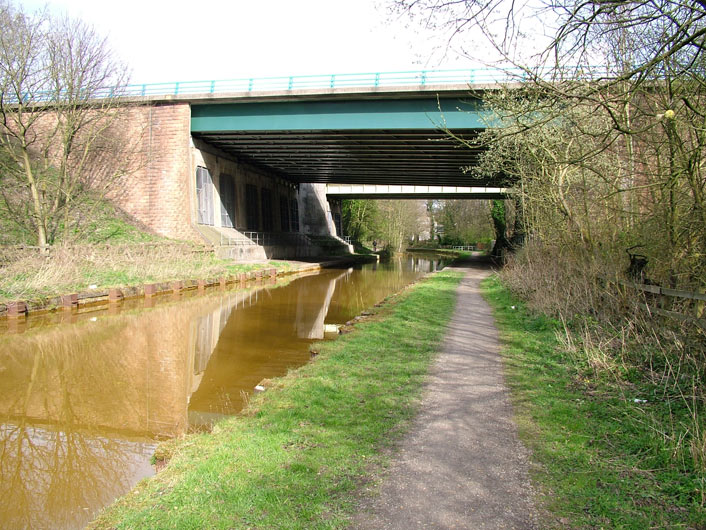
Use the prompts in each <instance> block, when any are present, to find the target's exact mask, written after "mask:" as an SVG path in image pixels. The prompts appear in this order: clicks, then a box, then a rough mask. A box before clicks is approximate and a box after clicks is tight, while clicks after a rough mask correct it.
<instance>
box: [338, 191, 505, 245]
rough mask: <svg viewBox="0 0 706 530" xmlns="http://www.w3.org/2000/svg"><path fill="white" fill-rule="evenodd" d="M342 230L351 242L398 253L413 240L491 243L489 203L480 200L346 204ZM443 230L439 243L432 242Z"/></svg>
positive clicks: (388, 201)
mask: <svg viewBox="0 0 706 530" xmlns="http://www.w3.org/2000/svg"><path fill="white" fill-rule="evenodd" d="M342 207H343V229H344V232H345V233H346V235H350V236H351V238H352V239H353V240H354V241H358V242H361V243H362V242H371V241H373V240H378V243H379V245H380V246H383V245H384V246H386V247H389V248H390V249H391V250H393V251H399V250H402V249H403V248H404V246H405V245H406V244H408V243H409V242H410V241H413V240H415V241H416V240H431V239H434V240H435V243H442V244H447V245H470V244H474V243H478V242H480V241H489V240H491V239H493V237H494V236H493V227H492V224H491V217H490V203H489V202H488V201H481V200H433V201H432V200H429V201H421V200H394V201H391V200H370V199H365V200H364V199H354V200H346V201H343V203H342ZM442 228H443V237H442V238H441V240H440V241H439V240H437V239H435V238H436V237H437V236H439V234H438V233H437V229H442Z"/></svg>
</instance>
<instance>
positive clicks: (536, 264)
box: [501, 242, 706, 474]
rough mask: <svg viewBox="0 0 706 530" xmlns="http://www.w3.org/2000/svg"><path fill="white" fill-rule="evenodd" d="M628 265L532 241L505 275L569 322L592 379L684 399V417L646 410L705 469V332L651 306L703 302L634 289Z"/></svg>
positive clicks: (569, 343)
mask: <svg viewBox="0 0 706 530" xmlns="http://www.w3.org/2000/svg"><path fill="white" fill-rule="evenodd" d="M626 266H627V263H623V262H620V261H619V260H617V261H615V260H613V261H612V260H611V259H610V257H609V256H601V255H599V254H595V253H594V254H593V255H591V256H587V255H586V254H585V253H583V252H581V251H577V250H574V251H572V250H571V249H567V248H566V247H564V248H563V249H562V250H559V249H558V248H557V247H551V246H546V245H544V246H543V245H540V244H538V243H536V242H530V243H529V244H528V245H527V246H526V247H525V248H524V249H523V250H522V251H520V252H519V253H518V254H517V255H515V256H512V257H510V259H509V261H508V264H507V266H506V267H505V268H504V269H503V271H502V272H501V276H502V279H503V282H504V283H505V285H507V286H508V287H509V288H510V289H511V290H512V291H514V292H515V293H516V294H518V295H519V296H520V297H521V298H522V299H524V300H526V301H527V303H528V305H529V306H530V307H532V308H533V309H535V310H537V311H540V312H542V313H545V314H548V315H551V316H554V317H556V318H557V319H560V320H561V321H562V322H563V323H564V326H563V329H562V331H561V332H560V333H557V338H558V339H559V342H560V344H561V345H562V349H563V350H564V351H566V352H567V353H569V354H570V355H572V356H573V357H574V358H575V359H576V360H577V364H578V365H579V366H582V367H584V368H583V370H584V371H585V373H586V374H587V377H591V378H600V379H602V380H604V381H610V383H611V385H614V386H613V388H614V389H615V390H617V391H618V392H619V393H623V392H624V391H625V389H627V388H635V386H636V385H637V386H639V387H641V388H643V389H649V392H650V393H651V394H652V395H653V396H654V397H653V399H659V400H665V402H671V401H676V402H678V403H680V405H679V407H680V408H681V409H682V410H685V411H688V414H686V415H684V416H683V417H682V418H681V419H680V420H676V419H675V418H676V416H673V415H672V413H673V412H674V411H670V413H669V415H668V420H667V421H666V423H665V419H664V418H663V417H661V416H660V414H657V413H655V414H652V415H650V414H647V413H646V417H645V420H644V421H646V422H648V423H649V424H650V425H652V426H653V429H654V431H655V432H658V431H659V432H661V433H662V435H663V443H664V445H665V446H667V447H669V450H670V451H671V452H672V454H674V455H677V454H682V455H683V454H688V455H690V457H691V459H692V465H693V468H694V469H697V470H700V473H702V474H704V472H706V464H704V462H706V433H705V429H704V428H703V426H702V422H703V421H704V419H705V418H706V417H705V416H704V410H706V409H705V407H706V333H705V332H704V329H703V328H702V327H700V326H699V325H697V324H696V323H694V321H688V320H687V321H680V320H678V319H673V318H669V317H664V316H661V315H659V314H655V312H652V311H650V310H648V309H647V308H646V306H650V307H659V306H663V307H667V308H668V309H670V310H672V311H675V312H681V313H683V314H690V315H694V314H696V311H697V310H698V307H696V305H695V304H694V303H693V302H690V301H688V300H687V301H679V300H675V299H664V298H658V297H653V295H650V294H645V293H643V292H641V291H638V290H636V289H634V288H630V287H629V286H627V285H626V280H627V278H626V277H625V275H624V270H625V268H626ZM588 374H590V375H588ZM675 406H676V405H675ZM687 416H688V417H687Z"/></svg>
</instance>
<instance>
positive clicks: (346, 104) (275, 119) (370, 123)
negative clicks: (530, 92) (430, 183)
mask: <svg viewBox="0 0 706 530" xmlns="http://www.w3.org/2000/svg"><path fill="white" fill-rule="evenodd" d="M485 115H486V111H484V110H483V109H482V106H481V102H480V100H477V99H467V100H466V99H459V98H443V99H437V98H435V97H430V98H413V99H365V100H357V101H290V102H281V101H280V102H257V103H224V104H215V105H214V104H210V105H209V104H198V103H195V104H192V107H191V130H192V132H194V133H213V132H225V131H276V130H280V131H302V130H307V131H312V130H322V131H323V130H339V131H345V130H363V129H364V130H389V129H417V130H418V129H430V130H436V129H466V130H467V129H485V128H486V125H485V121H484V117H485Z"/></svg>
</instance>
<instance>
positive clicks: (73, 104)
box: [0, 0, 134, 246]
mask: <svg viewBox="0 0 706 530" xmlns="http://www.w3.org/2000/svg"><path fill="white" fill-rule="evenodd" d="M126 80H127V76H126V69H125V67H124V66H123V65H121V64H120V63H119V62H118V61H116V60H115V58H114V57H113V55H112V53H111V51H110V50H109V49H108V46H107V43H106V41H105V39H103V38H101V37H100V36H99V35H97V34H96V32H95V31H94V30H93V28H91V27H89V26H87V25H86V24H84V23H83V22H81V21H78V20H72V19H70V18H67V17H63V16H62V17H56V16H53V15H50V14H49V13H48V12H46V11H39V12H37V13H32V14H29V13H25V12H24V11H23V10H22V9H21V8H18V7H15V6H14V5H13V4H12V3H10V2H9V1H8V0H0V185H1V188H0V192H1V199H2V203H1V205H0V213H2V214H3V217H5V218H6V220H10V221H11V222H12V223H14V224H15V225H16V226H17V227H18V228H19V229H20V230H22V231H23V232H24V233H27V234H34V239H35V240H36V243H37V244H38V245H41V246H44V245H47V244H51V243H53V242H54V241H55V239H56V238H57V237H58V236H59V235H60V234H62V233H63V234H64V235H67V234H69V233H70V231H71V230H72V229H73V228H74V227H75V226H76V224H77V223H78V222H79V221H80V220H81V217H82V216H84V215H86V210H87V209H88V210H90V208H91V204H93V203H95V200H96V199H97V198H100V197H102V196H104V195H105V193H107V192H108V190H109V189H110V188H111V187H112V186H114V185H115V183H116V182H117V181H118V180H119V179H120V177H121V176H123V175H124V174H125V173H126V172H127V171H128V170H129V168H130V166H131V164H133V163H134V159H133V158H132V157H131V156H129V153H128V152H129V151H131V150H132V149H133V146H131V145H130V143H129V142H127V141H126V139H125V135H124V130H125V128H124V124H122V123H120V119H121V118H120V114H119V113H118V112H117V107H118V97H119V96H120V95H121V92H120V91H121V87H122V86H124V85H125V83H126Z"/></svg>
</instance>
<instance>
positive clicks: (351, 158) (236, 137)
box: [191, 86, 498, 197]
mask: <svg viewBox="0 0 706 530" xmlns="http://www.w3.org/2000/svg"><path fill="white" fill-rule="evenodd" d="M191 116H192V117H191V132H192V135H193V137H194V138H197V139H200V140H202V141H204V142H205V143H207V144H211V145H213V146H215V147H217V148H219V149H221V150H222V151H225V152H226V153H229V154H231V155H233V156H235V157H236V158H238V159H241V160H245V161H248V162H250V163H252V164H254V165H257V166H262V167H266V168H268V169H269V170H272V171H274V172H276V173H277V174H279V175H280V176H282V177H283V178H285V179H287V180H289V181H291V182H295V183H303V182H309V183H324V184H353V183H355V184H376V185H397V186H403V185H404V186H409V185H412V186H437V187H438V186H451V187H459V186H461V187H478V186H480V187H484V186H492V187H497V186H498V182H496V181H494V180H493V179H486V180H479V179H477V178H473V176H472V175H471V174H470V173H469V172H467V171H465V170H466V169H467V168H468V167H472V166H474V165H476V164H477V160H478V156H479V150H478V149H477V148H471V147H469V146H468V145H465V146H461V145H459V142H457V141H454V140H452V139H451V138H450V137H449V134H448V131H452V132H453V133H454V135H456V136H457V137H458V138H463V139H465V140H468V141H472V140H473V139H474V138H475V137H476V136H477V135H478V133H479V132H481V131H482V130H483V129H485V127H486V125H485V118H486V116H485V111H484V109H483V107H482V103H481V101H480V99H479V97H478V95H477V93H476V95H475V96H473V97H472V96H471V95H470V93H469V88H468V87H467V86H466V87H455V88H453V89H448V90H440V89H438V87H437V88H434V89H426V90H421V89H420V90H416V91H410V90H404V91H396V90H394V89H390V90H387V91H381V90H380V89H377V90H368V91H360V92H357V93H354V94H351V93H348V92H342V93H320V94H316V93H308V94H304V95H283V94H279V95H277V96H274V97H267V96H261V97H257V98H253V97H248V98H231V99H230V100H228V101H222V100H216V101H213V102H210V101H209V102H204V100H192V101H191ZM387 196H390V195H387ZM417 196H418V197H420V195H417Z"/></svg>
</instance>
